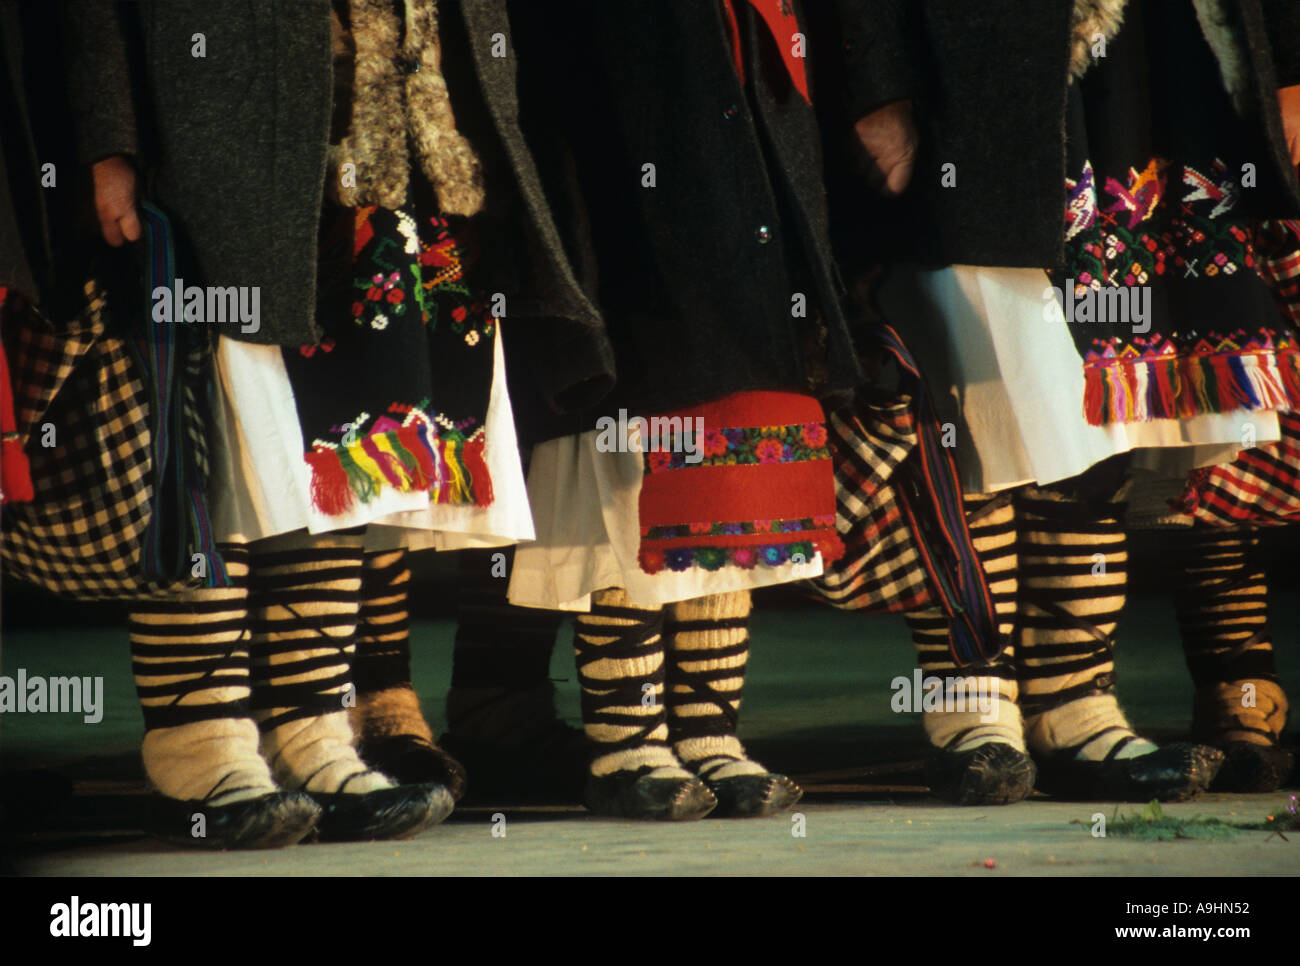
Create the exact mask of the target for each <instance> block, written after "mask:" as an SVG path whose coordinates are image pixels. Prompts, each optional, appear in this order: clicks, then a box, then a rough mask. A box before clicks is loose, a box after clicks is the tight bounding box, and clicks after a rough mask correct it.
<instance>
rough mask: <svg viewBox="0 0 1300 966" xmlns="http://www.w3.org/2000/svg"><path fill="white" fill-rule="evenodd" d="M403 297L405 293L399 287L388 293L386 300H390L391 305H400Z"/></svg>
mask: <svg viewBox="0 0 1300 966" xmlns="http://www.w3.org/2000/svg"><path fill="white" fill-rule="evenodd" d="M404 298H406V293H405V292H403V291H402V290H401V289H400V288H395V289H393V290H392V291H391V292H389V293H388V301H389V302H391V303H392V304H393V305H400V304H401V302H402V299H404Z"/></svg>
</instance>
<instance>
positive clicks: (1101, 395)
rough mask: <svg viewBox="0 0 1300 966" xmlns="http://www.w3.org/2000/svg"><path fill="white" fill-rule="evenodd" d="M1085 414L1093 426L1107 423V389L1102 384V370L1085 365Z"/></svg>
mask: <svg viewBox="0 0 1300 966" xmlns="http://www.w3.org/2000/svg"><path fill="white" fill-rule="evenodd" d="M1083 378H1084V382H1083V414H1084V416H1085V418H1086V419H1087V420H1088V424H1089V425H1091V426H1101V425H1102V424H1103V423H1105V421H1106V420H1105V412H1106V409H1105V407H1106V391H1105V388H1104V387H1103V386H1102V376H1101V370H1100V369H1098V368H1097V367H1096V366H1085V367H1084V370H1083Z"/></svg>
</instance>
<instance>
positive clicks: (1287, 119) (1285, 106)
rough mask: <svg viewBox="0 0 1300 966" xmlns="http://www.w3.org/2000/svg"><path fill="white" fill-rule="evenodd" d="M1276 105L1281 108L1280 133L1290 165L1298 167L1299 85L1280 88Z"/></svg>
mask: <svg viewBox="0 0 1300 966" xmlns="http://www.w3.org/2000/svg"><path fill="white" fill-rule="evenodd" d="M1277 103H1278V106H1279V107H1281V108H1282V131H1283V133H1284V135H1285V137H1286V146H1287V150H1288V151H1290V152H1291V163H1292V164H1294V165H1296V166H1297V167H1300V84H1294V85H1292V86H1291V87H1283V88H1280V89H1279V90H1278V92H1277Z"/></svg>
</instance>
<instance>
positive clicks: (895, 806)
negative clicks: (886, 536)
mask: <svg viewBox="0 0 1300 966" xmlns="http://www.w3.org/2000/svg"><path fill="white" fill-rule="evenodd" d="M55 619H56V615H53V614H52V615H51V621H52V622H53V621H54V620H55ZM1272 626H1273V628H1274V632H1275V635H1276V636H1277V639H1278V644H1279V654H1278V663H1279V666H1280V670H1281V672H1282V676H1283V681H1284V684H1285V685H1286V687H1287V689H1288V691H1289V692H1290V693H1291V694H1292V695H1293V696H1294V697H1300V646H1298V643H1300V642H1297V641H1296V640H1295V637H1296V636H1297V628H1300V597H1297V596H1296V595H1293V594H1289V593H1288V594H1281V595H1276V599H1275V601H1274V608H1273V613H1272ZM453 631H454V625H453V623H452V622H451V621H448V620H436V621H417V622H416V623H415V626H414V630H413V635H414V658H413V663H414V677H415V679H416V685H417V687H418V688H419V689H420V692H421V694H422V696H423V698H424V701H425V711H426V714H427V716H428V717H429V719H430V721H431V722H433V723H434V725H435V728H438V727H440V726H441V724H442V721H443V712H442V697H443V695H444V694H445V693H446V689H447V686H448V684H449V681H450V676H451V640H452V633H453ZM752 633H753V638H754V651H753V656H752V659H751V670H750V675H749V679H748V682H747V688H746V699H745V706H744V709H743V713H742V720H741V737H742V738H744V739H745V740H746V742H747V744H748V745H749V747H750V749H751V751H752V752H753V753H754V754H755V756H756V757H758V758H760V759H761V760H763V761H764V762H765V763H766V764H767V765H768V766H769V767H771V768H773V769H774V770H782V771H785V772H786V773H788V774H790V775H793V776H795V777H796V778H798V779H799V780H800V781H801V783H803V784H804V786H805V788H806V789H807V796H806V798H805V801H804V802H803V803H801V804H800V805H799V806H798V807H797V812H798V813H799V815H801V816H802V822H803V825H804V830H805V832H806V834H805V835H803V836H796V835H794V834H792V833H793V832H794V831H797V828H796V824H797V821H796V819H794V818H792V817H791V816H780V817H776V818H772V819H766V820H761V821H750V822H735V821H732V822H728V821H723V820H707V819H706V820H705V821H703V822H699V823H690V824H687V825H680V826H665V825H656V824H640V823H632V822H621V821H613V820H605V819H596V818H593V817H591V816H589V815H587V814H586V813H585V812H584V811H583V810H582V809H581V808H580V807H577V806H572V807H566V806H556V807H539V806H524V805H520V804H517V803H512V802H509V801H499V802H478V803H476V804H475V805H474V807H472V808H464V809H461V810H460V811H458V812H457V813H456V814H455V815H453V817H452V818H451V820H449V821H448V822H447V823H446V824H445V825H443V826H441V827H439V828H436V829H433V830H431V831H429V832H427V833H425V834H424V835H422V836H420V837H419V838H417V839H415V840H413V841H410V842H401V843H377V844H364V845H361V844H358V845H319V844H316V845H305V846H298V847H295V848H293V849H288V850H282V851H279V852H270V853H264V852H258V853H226V854H212V853H204V852H193V851H184V850H178V849H174V848H171V847H169V846H165V845H161V844H159V843H157V842H155V841H153V840H150V839H147V838H143V837H141V836H140V834H139V833H138V832H137V831H135V830H134V829H132V828H131V815H132V814H133V811H132V807H133V804H134V802H136V801H138V796H139V795H141V794H143V792H144V790H145V789H144V782H143V777H142V772H141V769H140V765H139V761H138V742H139V738H140V728H141V725H140V718H139V711H138V709H137V707H136V704H135V697H134V692H133V689H132V683H131V676H130V659H129V654H128V649H127V643H126V631H125V628H120V627H112V628H109V627H98V628H76V629H59V628H57V627H51V628H48V629H42V630H37V629H33V628H30V627H22V628H12V629H7V630H6V632H5V635H4V641H3V654H2V656H3V673H4V674H6V675H11V676H12V675H15V674H16V673H17V670H18V669H19V668H23V669H25V670H26V672H27V674H28V675H29V676H30V675H43V676H54V675H78V676H87V675H89V676H94V675H102V676H103V678H104V708H103V719H102V721H100V722H98V723H96V724H87V723H85V722H83V721H82V718H81V716H80V715H73V714H48V713H47V714H31V713H28V714H5V715H3V716H2V717H0V763H3V766H4V771H5V775H4V778H5V785H6V789H5V791H6V798H7V799H9V800H10V801H11V802H12V801H15V800H17V802H18V805H19V808H20V809H21V808H22V803H23V801H24V800H25V799H24V798H23V796H22V795H21V793H19V792H18V788H17V787H16V786H15V785H14V781H15V779H16V778H17V776H18V774H19V773H23V774H24V775H29V774H30V772H31V771H33V770H41V771H43V772H47V773H53V774H54V775H56V776H58V778H57V779H54V780H52V781H53V782H54V783H57V782H58V781H60V780H62V779H66V780H68V781H70V782H71V783H72V788H73V790H74V792H75V794H74V796H73V798H72V799H71V801H65V802H64V803H63V805H62V806H61V807H59V808H50V809H48V810H46V811H47V812H48V814H43V815H42V816H40V820H39V822H35V823H34V824H35V826H37V828H36V830H35V831H30V830H29V831H25V832H24V833H23V834H22V835H20V836H19V838H18V840H17V842H16V843H15V845H16V847H17V848H16V851H15V855H16V856H17V858H16V864H15V865H14V866H13V867H12V868H15V869H16V870H17V871H20V872H23V873H30V874H55V875H105V874H108V875H114V874H116V875H122V874H126V875H152V874H184V875H190V874H193V875H265V874H271V875H348V874H359V875H430V874H434V875H443V874H473V875H479V874H487V875H493V874H589V873H590V874H630V875H636V874H674V873H682V874H688V873H689V874H711V873H723V874H759V875H761V874H859V873H871V874H884V875H1004V874H1010V875H1093V874H1096V875H1129V874H1132V875H1153V874H1157V875H1159V874H1179V875H1215V876H1219V875H1270V874H1282V875H1296V874H1300V835H1292V836H1290V842H1285V841H1283V840H1281V839H1280V838H1278V837H1277V836H1274V837H1272V838H1271V839H1270V838H1269V835H1268V833H1266V832H1243V833H1240V834H1237V835H1235V836H1233V837H1232V838H1231V839H1229V840H1226V841H1172V842H1135V841H1133V840H1131V839H1123V838H1118V837H1115V836H1113V835H1112V836H1108V837H1107V838H1095V837H1094V836H1093V835H1092V834H1091V828H1092V823H1093V816H1094V814H1095V813H1097V812H1101V813H1103V814H1104V815H1105V816H1106V817H1107V819H1108V820H1111V819H1113V817H1114V815H1115V806H1114V805H1093V804H1089V803H1061V802H1052V801H1049V800H1047V799H1042V798H1035V799H1032V800H1030V801H1027V802H1023V803H1021V804H1019V805H1015V806H1011V807H1004V808H984V809H963V808H955V807H950V806H946V805H942V804H940V803H939V802H937V801H936V800H935V799H933V798H930V797H929V796H928V795H927V794H926V792H925V789H924V787H923V784H922V779H921V777H920V774H919V770H918V767H917V766H918V764H919V761H920V759H921V758H922V756H923V755H924V752H925V744H924V740H923V738H922V736H921V734H920V723H919V715H914V714H896V713H894V712H893V711H891V709H890V698H891V697H892V694H893V692H892V691H891V689H890V681H891V680H892V679H893V678H894V677H896V676H898V675H910V673H911V669H912V660H913V655H912V647H911V643H910V640H909V638H908V636H907V632H906V628H905V627H904V625H903V622H902V620H901V618H895V617H892V616H862V615H852V614H841V613H836V612H833V611H829V610H823V609H799V608H791V609H768V608H760V609H759V610H758V611H757V612H756V614H755V618H754V622H753V627H752ZM569 641H570V632H569V631H568V630H567V629H566V631H565V632H564V635H563V638H562V641H561V646H560V647H557V648H556V652H555V655H554V659H553V661H552V676H553V678H555V679H556V688H557V691H558V695H559V708H560V712H561V714H562V715H563V716H564V717H565V719H566V720H568V721H570V722H572V723H575V724H576V723H578V722H579V716H578V697H577V685H576V682H575V679H574V673H573V667H572V658H571V651H570V649H569ZM1118 657H1119V693H1120V697H1121V700H1122V701H1124V703H1125V705H1126V707H1127V709H1128V711H1129V713H1130V717H1131V718H1132V719H1133V721H1134V723H1135V724H1136V725H1137V726H1138V727H1139V729H1142V730H1145V731H1147V732H1148V733H1150V734H1152V735H1153V736H1155V737H1162V738H1172V737H1175V736H1178V735H1180V734H1181V733H1182V732H1183V731H1184V729H1185V728H1186V726H1187V723H1188V715H1189V708H1190V701H1191V686H1190V682H1189V680H1188V678H1187V675H1186V673H1185V671H1184V668H1183V664H1182V657H1181V653H1180V651H1179V648H1178V643H1177V637H1176V630H1175V626H1174V622H1173V613H1172V608H1171V606H1170V604H1169V602H1168V601H1167V600H1165V599H1163V598H1137V599H1135V600H1133V601H1132V603H1131V604H1130V607H1129V610H1128V612H1127V613H1126V615H1125V622H1124V624H1123V625H1122V627H1121V634H1120V644H1119V654H1118ZM1294 735H1295V731H1294V729H1292V730H1291V732H1290V738H1291V743H1292V744H1294ZM48 777H49V776H48V775H47V776H46V779H48ZM470 777H471V784H472V782H473V775H472V774H471V776H470ZM30 780H31V779H30V778H29V777H28V778H24V779H23V781H24V782H26V781H30ZM50 783H51V781H49V780H42V781H41V782H40V784H41V785H42V787H45V786H46V785H49V784H50ZM1290 794H1291V792H1285V793H1276V794H1273V795H1266V796H1225V795H1209V796H1206V797H1205V798H1203V799H1202V800H1200V801H1197V802H1194V803H1189V804H1183V805H1171V806H1166V809H1165V811H1166V813H1167V814H1171V815H1176V816H1184V817H1193V816H1207V817H1208V816H1215V817H1219V818H1223V819H1229V820H1235V821H1242V822H1247V821H1260V820H1262V819H1263V818H1264V817H1265V816H1266V815H1267V814H1269V813H1270V812H1272V811H1274V810H1276V809H1280V808H1282V807H1284V805H1285V802H1286V800H1287V798H1288V797H1289V795H1290ZM33 800H34V801H35V799H33ZM1140 810H1141V806H1138V805H1127V806H1120V813H1121V814H1129V813H1136V812H1139V811H1140ZM498 813H500V814H502V815H504V816H505V830H506V834H505V835H504V836H493V835H492V829H493V827H494V822H493V817H494V816H495V815H497V814H498ZM27 824H28V826H29V827H31V826H32V825H33V823H32V822H28V823H27ZM496 824H497V827H499V825H500V823H499V820H498V821H497V823H496ZM987 859H991V860H993V866H992V867H991V868H989V867H987V863H986V861H985V860H987Z"/></svg>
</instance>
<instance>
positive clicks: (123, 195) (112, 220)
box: [91, 156, 140, 248]
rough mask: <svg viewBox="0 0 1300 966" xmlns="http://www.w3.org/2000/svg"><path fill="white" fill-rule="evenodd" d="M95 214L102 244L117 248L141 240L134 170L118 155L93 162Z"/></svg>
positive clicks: (128, 162)
mask: <svg viewBox="0 0 1300 966" xmlns="http://www.w3.org/2000/svg"><path fill="white" fill-rule="evenodd" d="M91 174H92V178H93V181H94V184H95V214H96V216H97V217H98V218H99V230H100V233H101V234H102V235H103V236H104V241H106V242H107V243H108V244H109V245H111V246H113V247H114V248H120V247H121V246H122V245H124V244H126V243H127V242H129V241H136V240H138V239H139V237H140V217H139V215H138V214H137V213H136V208H135V168H133V167H132V166H131V162H130V161H128V160H127V159H126V158H124V157H121V156H114V157H111V158H105V159H104V160H103V161H97V162H95V164H94V166H93V167H92V169H91Z"/></svg>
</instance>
